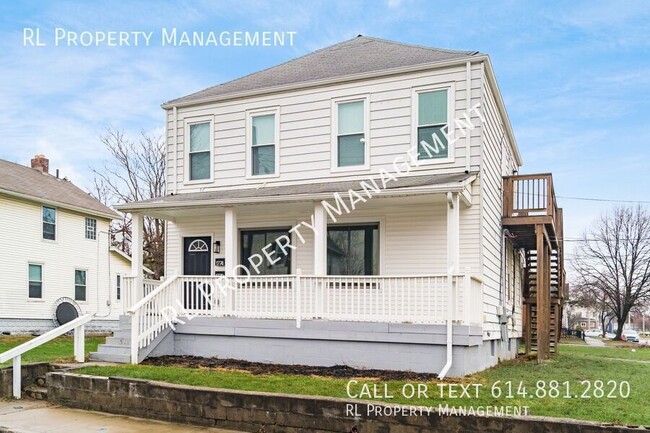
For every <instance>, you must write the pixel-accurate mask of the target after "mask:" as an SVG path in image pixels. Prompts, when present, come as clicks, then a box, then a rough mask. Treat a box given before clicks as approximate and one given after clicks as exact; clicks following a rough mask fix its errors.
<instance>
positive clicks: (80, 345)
mask: <svg viewBox="0 0 650 433" xmlns="http://www.w3.org/2000/svg"><path fill="white" fill-rule="evenodd" d="M91 319H92V316H91V315H90V314H86V315H84V316H81V317H77V318H76V319H74V320H72V321H70V322H68V323H66V324H64V325H61V326H59V327H57V328H54V329H52V330H51V331H48V332H46V333H45V334H43V335H39V336H38V337H36V338H33V339H31V340H29V341H26V342H24V343H23V344H21V345H20V346H16V347H14V348H13V349H9V350H7V351H6V352H4V353H0V364H2V363H3V362H7V361H8V360H10V359H13V394H14V397H15V398H20V394H21V389H22V386H21V371H20V370H21V369H20V367H21V359H22V354H23V353H25V352H27V351H30V350H32V349H34V348H35V347H38V346H40V345H41V344H43V343H47V342H48V341H50V340H52V339H54V338H56V337H59V336H61V335H63V334H65V333H66V332H69V331H71V330H74V359H75V361H77V362H84V357H85V342H84V334H85V332H84V326H85V325H86V323H88V322H90V320H91Z"/></svg>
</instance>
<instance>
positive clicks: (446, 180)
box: [117, 173, 476, 209]
mask: <svg viewBox="0 0 650 433" xmlns="http://www.w3.org/2000/svg"><path fill="white" fill-rule="evenodd" d="M475 175H476V174H475V173H469V174H467V173H458V174H429V175H422V176H402V177H398V178H397V180H396V181H390V182H388V183H387V184H386V191H387V192H390V191H393V192H397V191H399V189H401V188H413V187H420V186H431V185H444V184H454V183H463V182H465V181H466V180H468V179H469V178H471V177H473V176H475ZM378 176H379V175H377V176H373V178H374V179H375V181H376V182H377V185H378V186H379V187H380V188H381V180H380V178H379V177H378ZM362 180H365V179H362ZM359 182H360V180H349V181H339V182H324V183H308V184H297V185H285V186H271V187H262V188H244V189H231V190H225V191H204V192H193V193H185V194H175V195H166V196H164V197H158V198H153V199H149V200H143V201H139V202H132V203H127V204H122V205H119V206H117V208H118V209H133V208H138V207H144V208H146V207H147V206H146V205H152V206H151V207H157V206H161V205H162V206H169V207H174V206H178V205H180V206H187V203H192V205H196V206H201V205H205V203H206V202H211V201H214V200H219V201H223V202H225V203H227V202H228V200H233V201H236V200H239V199H258V198H273V197H290V198H291V199H292V200H295V201H299V200H301V196H304V195H310V194H330V193H335V192H339V193H347V191H348V190H350V189H352V190H354V191H359V190H361V187H360V185H359ZM142 205H145V206H142Z"/></svg>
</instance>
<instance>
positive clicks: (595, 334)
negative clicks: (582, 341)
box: [585, 329, 603, 337]
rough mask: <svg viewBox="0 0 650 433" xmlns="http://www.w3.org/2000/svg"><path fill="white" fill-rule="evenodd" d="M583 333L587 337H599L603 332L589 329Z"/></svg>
mask: <svg viewBox="0 0 650 433" xmlns="http://www.w3.org/2000/svg"><path fill="white" fill-rule="evenodd" d="M585 335H586V336H587V337H600V336H601V335H603V333H602V331H601V330H600V329H590V330H588V331H586V332H585Z"/></svg>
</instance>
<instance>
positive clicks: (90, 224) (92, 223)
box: [86, 218, 97, 240]
mask: <svg viewBox="0 0 650 433" xmlns="http://www.w3.org/2000/svg"><path fill="white" fill-rule="evenodd" d="M86 239H92V240H95V239H97V220H96V219H95V218H86Z"/></svg>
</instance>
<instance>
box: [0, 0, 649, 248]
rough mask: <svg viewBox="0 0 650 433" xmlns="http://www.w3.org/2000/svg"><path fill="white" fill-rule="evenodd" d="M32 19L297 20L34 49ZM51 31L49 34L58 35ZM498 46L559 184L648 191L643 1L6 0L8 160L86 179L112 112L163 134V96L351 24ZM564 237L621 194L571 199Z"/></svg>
mask: <svg viewBox="0 0 650 433" xmlns="http://www.w3.org/2000/svg"><path fill="white" fill-rule="evenodd" d="M24 27H40V28H41V31H42V32H44V33H45V34H44V36H45V37H50V38H51V36H52V34H51V33H52V32H53V31H54V28H56V27H62V28H66V29H69V30H73V31H83V30H92V31H94V30H124V31H157V32H159V31H160V29H161V27H168V28H170V27H177V28H178V29H179V30H188V31H194V30H213V31H223V30H229V31H232V30H247V31H263V30H271V31H295V32H297V34H296V36H295V39H294V41H295V44H294V46H293V47H276V48H268V47H217V48H215V47H209V48H206V47H195V48H188V47H183V48H181V47H161V46H160V45H159V44H153V46H150V47H122V48H117V47H101V48H95V47H92V48H84V47H69V48H68V47H53V46H51V45H50V46H47V47H38V48H37V47H24V46H23V44H22V32H23V28H24ZM48 32H49V35H48ZM357 34H364V35H369V36H376V37H381V38H386V39H392V40H397V41H401V42H406V43H414V44H420V45H427V46H432V47H440V48H453V49H467V50H478V51H481V52H485V53H488V54H490V56H491V58H492V61H493V63H494V67H495V70H496V75H497V79H498V81H499V85H500V88H501V92H502V94H503V97H504V99H505V102H506V106H507V108H508V112H509V115H510V118H511V121H512V124H513V127H514V131H515V134H516V136H517V139H518V142H519V146H520V149H521V153H522V155H523V158H524V170H523V172H529V173H534V172H553V174H554V176H555V184H556V188H557V194H558V195H559V196H561V197H594V198H609V199H617V200H645V201H650V188H648V186H647V185H649V184H650V182H648V181H649V180H650V174H649V173H650V170H649V169H650V151H649V150H648V146H649V145H650V128H648V125H649V124H650V122H648V113H649V112H650V59H649V56H650V7H648V4H647V3H646V2H643V1H627V2H614V1H573V2H560V1H534V2H523V1H493V2H489V3H488V2H457V1H417V0H384V1H381V0H379V1H369V2H355V1H350V0H347V1H341V2H334V1H321V2H319V1H313V2H307V1H302V2H290V1H274V2H262V1H245V0H244V1H233V2H230V1H219V2H216V1H211V2H207V1H206V2H201V1H192V2H137V1H133V2H122V1H120V2H117V1H116V2H92V3H90V2H73V1H52V2H40V1H39V2H37V1H31V2H30V1H23V2H2V3H1V4H0V103H1V104H2V107H3V109H4V110H3V114H2V116H0V131H1V135H0V158H2V159H8V160H11V161H15V162H20V163H23V164H28V163H29V158H30V157H31V156H32V155H34V154H35V153H45V154H46V155H47V156H48V157H49V158H50V160H51V162H50V164H51V167H53V168H59V169H61V172H62V173H63V175H66V176H68V177H69V178H70V179H71V180H73V181H74V182H75V183H77V184H78V185H80V186H82V187H88V186H90V184H91V181H92V174H91V172H90V167H92V166H93V165H96V164H98V163H99V162H100V161H101V160H102V159H103V158H105V156H106V155H105V152H104V149H103V148H102V146H101V144H100V142H99V136H100V135H101V134H102V132H103V131H104V129H105V128H106V127H108V126H111V127H117V128H123V129H125V130H126V131H127V132H129V133H131V134H137V132H138V131H140V130H145V131H148V132H161V131H162V124H163V111H162V109H160V107H159V105H160V103H162V102H164V101H166V100H169V99H172V98H175V97H178V96H182V95H184V94H187V93H190V92H193V91H196V90H199V89H201V88H204V87H207V86H210V85H214V84H217V83H220V82H223V81H226V80H229V79H232V78H236V77H238V76H241V75H244V74H247V73H250V72H253V71H256V70H259V69H262V68H265V67H269V66H272V65H274V64H277V63H280V62H283V61H286V60H288V59H291V58H293V57H296V56H299V55H302V54H305V53H308V52H310V51H313V50H314V49H318V48H322V47H324V46H327V45H330V44H334V43H336V42H339V41H342V40H345V39H349V38H352V37H354V36H356V35H357ZM559 203H560V205H561V206H562V207H564V208H565V216H566V220H567V221H566V227H567V228H566V231H567V237H575V236H577V235H579V233H580V232H581V231H582V230H583V229H584V228H585V226H586V225H587V224H588V223H589V222H590V221H592V220H593V219H594V218H595V217H597V216H598V215H599V214H600V213H601V212H603V211H605V210H607V209H608V208H610V207H611V206H613V205H614V204H613V203H607V202H587V201H578V200H569V199H565V198H561V199H560V200H559Z"/></svg>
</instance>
